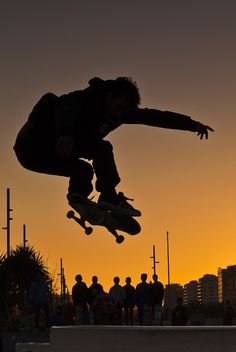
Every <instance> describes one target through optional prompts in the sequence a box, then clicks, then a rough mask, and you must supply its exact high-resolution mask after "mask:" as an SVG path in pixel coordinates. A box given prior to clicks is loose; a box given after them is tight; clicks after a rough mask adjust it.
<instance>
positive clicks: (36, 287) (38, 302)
mask: <svg viewBox="0 0 236 352" xmlns="http://www.w3.org/2000/svg"><path fill="white" fill-rule="evenodd" d="M29 299H30V302H31V304H32V306H33V310H34V320H35V328H36V329H37V328H39V316H40V312H41V310H42V311H43V313H44V326H41V327H42V328H46V327H48V326H49V303H50V290H49V287H48V284H47V283H46V281H45V280H44V278H43V276H42V274H37V275H36V276H35V279H34V280H33V281H32V283H31V285H30V289H29Z"/></svg>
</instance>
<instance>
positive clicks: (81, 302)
mask: <svg viewBox="0 0 236 352" xmlns="http://www.w3.org/2000/svg"><path fill="white" fill-rule="evenodd" d="M75 280H76V284H75V285H74V286H73V287H72V300H73V303H74V306H75V311H76V321H77V324H79V325H81V324H89V313H88V300H89V295H88V288H87V285H86V283H85V282H83V281H82V280H83V278H82V275H80V274H78V275H76V277H75Z"/></svg>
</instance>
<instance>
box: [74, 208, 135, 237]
mask: <svg viewBox="0 0 236 352" xmlns="http://www.w3.org/2000/svg"><path fill="white" fill-rule="evenodd" d="M69 205H70V206H71V207H72V208H73V209H74V210H75V211H76V213H78V214H79V217H78V216H77V215H76V214H75V212H74V211H73V210H70V211H69V212H68V213H67V217H68V218H69V219H74V220H75V221H76V222H77V223H78V224H79V225H80V226H81V227H82V228H83V229H84V231H85V233H86V234H87V235H90V234H91V233H92V232H93V228H92V227H91V226H87V224H86V223H88V224H90V225H92V226H103V227H105V228H106V229H107V230H108V231H109V232H110V233H111V234H112V235H113V236H114V237H115V238H116V242H117V243H122V242H123V241H124V236H122V235H119V234H118V233H117V231H123V232H125V233H127V234H129V235H132V236H133V235H137V234H138V233H139V232H140V231H141V227H140V225H139V223H138V222H137V221H136V220H135V219H133V218H132V217H131V216H127V215H124V214H119V213H117V212H114V211H107V210H104V209H102V208H100V207H99V206H98V205H97V204H96V203H95V202H91V204H90V205H85V204H78V203H73V202H69Z"/></svg>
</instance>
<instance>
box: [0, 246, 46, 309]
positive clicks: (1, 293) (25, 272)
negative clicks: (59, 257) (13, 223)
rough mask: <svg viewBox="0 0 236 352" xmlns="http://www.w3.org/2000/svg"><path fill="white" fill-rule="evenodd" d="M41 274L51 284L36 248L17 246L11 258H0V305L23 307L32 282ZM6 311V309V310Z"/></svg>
mask: <svg viewBox="0 0 236 352" xmlns="http://www.w3.org/2000/svg"><path fill="white" fill-rule="evenodd" d="M37 274H41V275H42V276H43V277H44V279H45V280H46V281H47V282H48V283H49V282H51V277H50V274H49V272H48V268H47V267H46V265H45V263H44V260H43V257H42V256H41V255H40V253H39V252H37V251H36V250H35V249H34V247H32V246H28V247H24V246H21V245H20V246H17V247H16V249H14V250H12V251H11V253H10V256H9V257H6V256H5V255H1V257H0V282H1V285H0V303H2V305H3V306H4V307H5V308H6V307H7V308H9V307H11V306H12V305H14V304H16V303H17V304H18V305H19V306H20V307H23V305H24V300H25V296H26V295H27V293H28V291H29V287H30V284H31V282H32V281H33V280H34V278H35V276H36V275H37ZM5 310H6V309H5Z"/></svg>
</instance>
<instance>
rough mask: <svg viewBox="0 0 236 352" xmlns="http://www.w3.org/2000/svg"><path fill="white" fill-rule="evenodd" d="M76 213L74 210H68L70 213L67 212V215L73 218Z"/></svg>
mask: <svg viewBox="0 0 236 352" xmlns="http://www.w3.org/2000/svg"><path fill="white" fill-rule="evenodd" d="M74 215H75V213H74V211H73V210H70V211H68V213H67V214H66V216H67V217H68V218H69V219H71V218H73V217H74Z"/></svg>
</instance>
